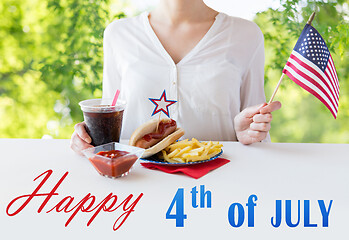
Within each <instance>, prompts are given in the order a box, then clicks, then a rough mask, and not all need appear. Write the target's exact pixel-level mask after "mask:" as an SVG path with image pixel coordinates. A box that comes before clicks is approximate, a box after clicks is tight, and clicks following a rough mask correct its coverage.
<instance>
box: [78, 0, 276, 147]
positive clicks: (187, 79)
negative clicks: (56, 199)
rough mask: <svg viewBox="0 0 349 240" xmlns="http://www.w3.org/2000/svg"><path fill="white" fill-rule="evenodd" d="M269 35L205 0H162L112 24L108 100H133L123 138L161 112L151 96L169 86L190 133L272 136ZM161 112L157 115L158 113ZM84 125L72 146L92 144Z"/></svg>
mask: <svg viewBox="0 0 349 240" xmlns="http://www.w3.org/2000/svg"><path fill="white" fill-rule="evenodd" d="M263 86H264V42H263V34H262V33H261V31H260V29H259V28H258V26H257V25H256V24H254V23H253V22H250V21H247V20H243V19H240V18H234V17H230V16H227V15H226V14H223V13H219V12H216V11H215V10H213V9H211V8H209V7H208V6H206V5H205V3H204V2H203V0H191V1H187V0H162V1H160V3H159V5H158V6H157V8H155V10H154V11H152V12H151V13H143V14H141V15H140V16H137V17H133V18H128V19H121V20H117V21H114V22H113V23H111V24H110V25H109V26H108V27H107V28H106V30H105V32H104V70H103V97H113V94H114V93H115V91H116V89H121V95H120V97H121V98H123V99H125V100H126V101H127V107H126V109H125V112H124V122H123V129H122V134H121V138H124V139H127V138H129V137H130V135H131V134H132V132H133V130H134V129H135V128H136V127H137V126H139V125H140V124H142V123H144V122H145V121H148V120H149V119H150V117H151V113H152V112H153V110H154V104H153V103H152V102H151V101H149V98H160V96H161V94H162V92H163V91H164V90H165V91H166V97H167V99H168V100H174V101H177V102H176V104H174V105H172V106H170V107H169V111H170V114H171V118H173V119H175V120H176V121H177V123H178V125H179V126H181V127H182V128H184V129H185V131H186V135H185V136H184V137H186V138H191V137H196V138H197V139H199V140H227V141H237V140H238V141H240V142H241V143H243V144H251V143H254V142H259V141H263V140H266V141H268V132H269V130H270V123H271V120H272V114H271V112H273V111H275V110H277V109H279V108H280V107H281V104H280V102H273V103H271V104H269V105H267V104H266V103H265V96H264V87H263ZM155 117H157V116H155ZM89 143H91V138H90V137H89V136H88V134H87V132H86V130H85V124H84V123H78V124H76V125H75V132H74V133H73V135H72V140H71V147H72V149H73V150H74V151H76V152H78V153H79V152H80V151H81V150H82V149H85V148H88V147H91V145H90V144H89Z"/></svg>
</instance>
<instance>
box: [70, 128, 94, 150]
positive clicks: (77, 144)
mask: <svg viewBox="0 0 349 240" xmlns="http://www.w3.org/2000/svg"><path fill="white" fill-rule="evenodd" d="M74 129H75V131H74V133H73V135H72V136H71V140H70V148H71V149H73V150H74V152H76V153H78V154H80V155H82V152H81V151H82V150H84V149H86V148H90V147H93V146H92V145H91V144H90V143H91V142H92V139H91V137H90V136H89V135H88V133H87V132H86V124H85V123H84V122H81V123H77V124H76V125H75V126H74Z"/></svg>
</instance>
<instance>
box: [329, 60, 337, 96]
mask: <svg viewBox="0 0 349 240" xmlns="http://www.w3.org/2000/svg"><path fill="white" fill-rule="evenodd" d="M328 62H329V63H330V68H329V69H330V70H331V71H332V72H333V75H334V76H335V79H334V80H335V81H334V82H335V84H336V86H337V91H338V95H339V81H338V76H337V71H336V66H335V65H334V62H333V59H332V56H331V55H330V58H329V61H328Z"/></svg>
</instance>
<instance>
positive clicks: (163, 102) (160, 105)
mask: <svg viewBox="0 0 349 240" xmlns="http://www.w3.org/2000/svg"><path fill="white" fill-rule="evenodd" d="M149 100H150V101H151V102H152V103H153V104H154V105H155V109H154V111H153V113H152V114H151V115H152V116H154V115H155V114H157V113H159V112H163V113H165V114H166V115H167V117H170V112H169V110H168V107H169V106H171V105H172V104H175V103H176V102H177V101H174V100H167V98H166V91H165V90H164V91H163V92H162V95H161V97H160V98H159V99H156V98H149Z"/></svg>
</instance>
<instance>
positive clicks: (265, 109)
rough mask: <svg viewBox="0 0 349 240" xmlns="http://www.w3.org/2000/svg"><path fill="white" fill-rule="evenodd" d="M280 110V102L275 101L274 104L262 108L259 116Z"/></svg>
mask: <svg viewBox="0 0 349 240" xmlns="http://www.w3.org/2000/svg"><path fill="white" fill-rule="evenodd" d="M280 108H281V102H279V101H275V102H272V103H270V104H268V105H266V106H264V107H262V108H261V110H260V113H261V114H266V113H271V112H274V111H276V110H278V109H280Z"/></svg>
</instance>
